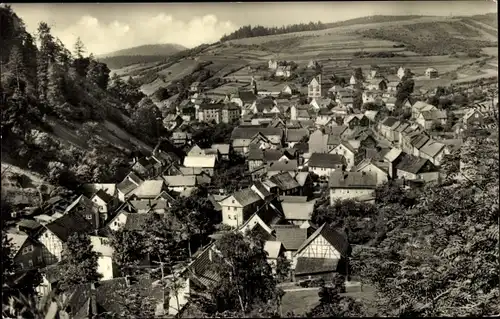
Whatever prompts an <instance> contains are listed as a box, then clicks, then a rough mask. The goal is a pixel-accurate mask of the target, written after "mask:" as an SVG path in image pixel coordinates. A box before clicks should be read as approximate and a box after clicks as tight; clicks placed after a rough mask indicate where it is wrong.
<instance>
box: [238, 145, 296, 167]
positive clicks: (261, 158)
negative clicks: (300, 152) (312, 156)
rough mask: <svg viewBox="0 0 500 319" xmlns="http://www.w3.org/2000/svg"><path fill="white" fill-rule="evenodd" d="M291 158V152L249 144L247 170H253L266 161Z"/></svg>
mask: <svg viewBox="0 0 500 319" xmlns="http://www.w3.org/2000/svg"><path fill="white" fill-rule="evenodd" d="M291 158H293V156H292V155H291V154H289V153H288V152H287V151H283V150H276V149H260V148H258V147H257V145H255V144H253V145H250V149H249V152H248V157H247V161H248V162H247V163H248V170H249V171H253V170H254V169H256V168H257V167H260V166H262V165H264V164H266V163H270V162H275V161H280V160H289V159H291Z"/></svg>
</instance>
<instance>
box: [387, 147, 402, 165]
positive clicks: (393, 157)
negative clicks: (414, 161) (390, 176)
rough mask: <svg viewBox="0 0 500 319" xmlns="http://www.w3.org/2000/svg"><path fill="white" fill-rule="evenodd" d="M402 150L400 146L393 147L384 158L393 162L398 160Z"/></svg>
mask: <svg viewBox="0 0 500 319" xmlns="http://www.w3.org/2000/svg"><path fill="white" fill-rule="evenodd" d="M402 152H403V151H402V150H400V149H399V148H392V149H391V150H390V151H389V152H388V153H386V154H385V155H384V159H385V160H387V161H388V162H390V163H392V162H394V161H395V160H396V158H398V156H399V155H401V153H402Z"/></svg>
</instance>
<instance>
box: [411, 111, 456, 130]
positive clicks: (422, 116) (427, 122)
mask: <svg viewBox="0 0 500 319" xmlns="http://www.w3.org/2000/svg"><path fill="white" fill-rule="evenodd" d="M447 119H448V117H447V115H446V112H445V111H441V110H437V109H434V110H430V111H422V112H420V113H419V114H418V116H417V118H416V122H417V123H418V124H419V125H420V126H422V127H423V128H424V130H430V129H432V125H433V124H440V125H445V124H446V122H447Z"/></svg>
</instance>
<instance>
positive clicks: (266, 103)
mask: <svg viewBox="0 0 500 319" xmlns="http://www.w3.org/2000/svg"><path fill="white" fill-rule="evenodd" d="M275 106H276V104H275V102H274V99H273V98H270V97H265V98H261V99H258V100H255V102H253V104H252V107H251V108H250V111H251V113H253V114H258V113H271V110H272V109H273V108H274V107H275Z"/></svg>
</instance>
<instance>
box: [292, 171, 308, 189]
mask: <svg viewBox="0 0 500 319" xmlns="http://www.w3.org/2000/svg"><path fill="white" fill-rule="evenodd" d="M288 173H289V174H290V175H291V176H292V177H293V178H295V180H296V181H297V183H299V185H300V186H304V185H305V184H306V181H307V178H308V177H309V172H297V173H295V172H288Z"/></svg>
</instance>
